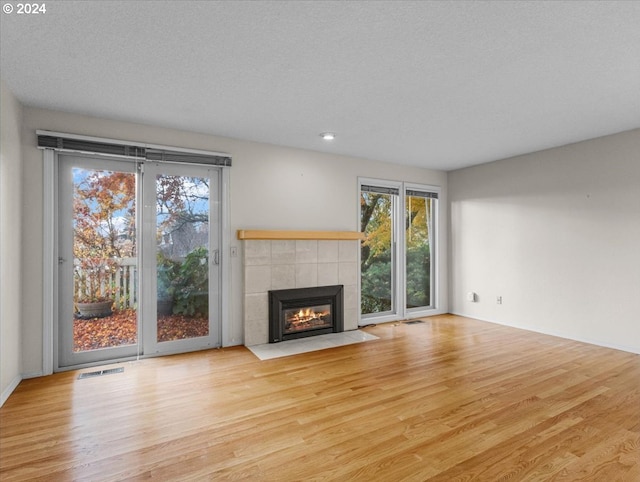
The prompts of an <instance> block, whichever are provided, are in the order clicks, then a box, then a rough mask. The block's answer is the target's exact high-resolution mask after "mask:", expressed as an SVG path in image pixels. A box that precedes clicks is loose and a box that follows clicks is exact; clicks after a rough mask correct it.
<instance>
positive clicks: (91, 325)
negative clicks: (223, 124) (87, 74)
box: [56, 155, 222, 369]
mask: <svg viewBox="0 0 640 482" xmlns="http://www.w3.org/2000/svg"><path fill="white" fill-rule="evenodd" d="M219 178H220V169H219V168H216V167H213V166H212V167H209V166H204V165H195V164H188V163H169V162H166V163H162V162H141V161H134V160H118V159H115V158H108V157H97V156H96V157H87V156H81V155H60V156H59V157H58V189H57V194H58V215H57V217H58V229H57V232H58V241H57V252H58V267H57V273H58V283H57V291H58V297H57V304H58V316H57V320H58V321H57V323H58V326H57V328H58V329H57V337H56V340H57V343H58V350H57V353H58V361H57V368H58V369H60V368H69V367H77V366H82V365H90V364H96V363H99V362H110V361H115V360H122V359H127V358H131V357H134V356H144V355H155V354H164V353H179V352H186V351H193V350H199V349H204V348H209V347H214V346H219V345H220V344H221V336H220V332H221V328H220V313H221V297H220V289H219V288H220V285H221V283H220V277H221V275H220V269H219V268H220V263H221V259H220V255H221V251H220V249H219V247H220V239H221V230H220V212H221V204H222V196H221V191H220V187H219V186H220V179H219Z"/></svg>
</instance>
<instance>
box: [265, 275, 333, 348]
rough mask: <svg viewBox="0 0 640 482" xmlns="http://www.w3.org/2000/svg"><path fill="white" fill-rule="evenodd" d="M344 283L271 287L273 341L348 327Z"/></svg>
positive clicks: (270, 327) (270, 326)
mask: <svg viewBox="0 0 640 482" xmlns="http://www.w3.org/2000/svg"><path fill="white" fill-rule="evenodd" d="M343 306H344V294H343V286H342V285H334V286H319V287H315V288H296V289H289V290H272V291H269V343H278V342H280V341H285V340H293V339H295V338H303V337H307V336H315V335H324V334H326V333H339V332H341V331H344V308H343Z"/></svg>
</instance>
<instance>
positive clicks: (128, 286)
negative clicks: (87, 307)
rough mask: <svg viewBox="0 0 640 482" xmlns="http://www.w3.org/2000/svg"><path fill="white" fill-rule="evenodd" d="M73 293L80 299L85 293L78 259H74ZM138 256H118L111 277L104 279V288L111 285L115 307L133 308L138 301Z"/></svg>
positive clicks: (84, 280)
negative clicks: (116, 266) (118, 258)
mask: <svg viewBox="0 0 640 482" xmlns="http://www.w3.org/2000/svg"><path fill="white" fill-rule="evenodd" d="M73 264H74V276H73V282H74V293H75V298H76V299H81V298H82V297H83V296H84V295H85V293H87V290H88V286H87V283H86V277H85V276H83V273H82V268H81V267H80V266H79V265H80V262H79V260H77V259H76V260H74V263H73ZM137 266H138V258H120V260H119V263H118V268H117V269H116V270H115V271H114V272H113V273H112V274H111V279H109V280H105V282H104V286H102V289H103V290H104V289H105V288H107V287H108V286H111V288H112V290H113V291H114V295H115V308H116V309H121V310H123V309H126V308H135V307H136V304H137V303H138V297H137V286H138V269H137Z"/></svg>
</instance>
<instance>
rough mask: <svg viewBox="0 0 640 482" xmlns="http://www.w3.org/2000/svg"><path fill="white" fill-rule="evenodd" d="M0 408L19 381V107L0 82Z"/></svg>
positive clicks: (20, 363) (20, 356)
mask: <svg viewBox="0 0 640 482" xmlns="http://www.w3.org/2000/svg"><path fill="white" fill-rule="evenodd" d="M0 84H1V86H0V90H1V93H0V405H2V404H3V403H4V402H5V400H6V399H7V397H8V396H9V395H10V394H11V392H12V391H13V389H14V388H15V387H16V386H17V385H18V383H19V382H20V380H21V371H22V360H21V358H22V343H21V335H20V319H21V310H20V306H21V304H20V299H21V283H22V269H21V265H20V259H21V254H22V243H21V230H22V161H21V142H20V124H21V123H22V107H21V105H20V104H19V103H18V102H17V100H16V99H15V97H14V96H13V95H12V94H11V92H10V91H9V90H8V88H7V87H6V85H5V83H4V82H3V81H0Z"/></svg>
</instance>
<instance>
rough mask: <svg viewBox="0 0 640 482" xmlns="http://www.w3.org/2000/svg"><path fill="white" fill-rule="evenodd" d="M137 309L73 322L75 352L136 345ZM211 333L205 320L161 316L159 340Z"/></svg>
mask: <svg viewBox="0 0 640 482" xmlns="http://www.w3.org/2000/svg"><path fill="white" fill-rule="evenodd" d="M137 331H138V330H137V314H136V310H133V309H128V310H120V311H114V312H113V314H111V315H110V316H105V317H104V318H92V319H89V320H82V319H75V320H73V351H75V352H79V351H87V350H97V349H100V348H113V347H117V346H125V345H135V344H136V343H137V342H138V336H137ZM208 334H209V321H208V319H207V318H206V317H203V316H199V315H197V316H195V317H187V316H184V315H165V316H160V317H158V341H159V342H163V341H172V340H182V339H185V338H195V337H199V336H206V335H208Z"/></svg>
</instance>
